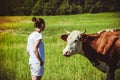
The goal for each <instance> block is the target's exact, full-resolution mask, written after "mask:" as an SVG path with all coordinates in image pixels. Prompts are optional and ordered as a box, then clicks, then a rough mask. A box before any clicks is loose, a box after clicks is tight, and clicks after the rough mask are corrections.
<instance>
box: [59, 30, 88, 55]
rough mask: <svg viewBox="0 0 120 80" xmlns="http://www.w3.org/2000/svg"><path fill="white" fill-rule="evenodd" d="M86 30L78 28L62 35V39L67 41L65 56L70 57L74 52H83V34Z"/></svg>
mask: <svg viewBox="0 0 120 80" xmlns="http://www.w3.org/2000/svg"><path fill="white" fill-rule="evenodd" d="M85 32H86V31H84V32H80V31H78V30H74V31H72V32H70V33H68V34H64V35H62V36H61V39H63V40H64V41H66V42H67V45H66V48H65V49H64V50H63V55H64V56H67V57H68V56H71V55H74V54H78V53H81V54H82V53H83V51H82V43H81V36H82V35H83V34H85Z"/></svg>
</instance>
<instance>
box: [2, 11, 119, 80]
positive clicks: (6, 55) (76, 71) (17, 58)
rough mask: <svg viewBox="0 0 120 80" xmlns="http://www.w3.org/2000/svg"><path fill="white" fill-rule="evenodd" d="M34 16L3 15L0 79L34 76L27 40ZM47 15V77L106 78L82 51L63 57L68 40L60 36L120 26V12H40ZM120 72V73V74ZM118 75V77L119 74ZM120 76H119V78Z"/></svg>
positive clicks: (70, 79)
mask: <svg viewBox="0 0 120 80" xmlns="http://www.w3.org/2000/svg"><path fill="white" fill-rule="evenodd" d="M32 17H33V16H5V17H0V20H1V21H0V80H31V74H30V70H29V64H28V58H29V56H28V55H27V54H26V52H25V51H26V43H27V37H28V35H29V34H30V33H31V32H32V31H33V30H34V28H33V23H32V22H31V18H32ZM37 17H42V18H43V19H45V22H46V29H45V31H44V32H43V35H44V42H45V73H44V76H43V78H42V79H43V80H105V76H106V74H104V73H102V72H100V71H99V70H97V69H96V68H95V67H93V66H92V65H91V63H90V62H89V61H88V60H87V59H86V58H85V57H83V56H81V55H75V56H72V57H70V58H66V57H63V55H62V50H63V49H64V47H65V45H66V43H65V42H64V41H62V40H61V39H60V36H61V35H62V34H64V33H65V30H68V31H72V30H75V29H76V30H81V31H83V30H85V29H86V30H87V33H95V32H97V31H99V30H101V29H108V28H112V29H113V28H119V27H120V14H119V13H98V14H81V15H69V16H65V15H64V16H37ZM118 76H120V75H118ZM116 78H118V77H116ZM117 80H119V79H117Z"/></svg>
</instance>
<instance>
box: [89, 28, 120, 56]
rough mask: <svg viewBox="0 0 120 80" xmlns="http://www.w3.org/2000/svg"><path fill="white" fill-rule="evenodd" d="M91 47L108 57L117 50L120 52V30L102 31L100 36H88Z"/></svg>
mask: <svg viewBox="0 0 120 80" xmlns="http://www.w3.org/2000/svg"><path fill="white" fill-rule="evenodd" d="M88 37H89V38H88V39H89V41H90V44H91V46H92V47H93V48H94V49H95V50H96V51H97V52H98V53H99V54H103V55H106V54H107V53H109V50H111V49H112V48H115V49H116V50H117V52H120V30H119V29H117V30H113V31H102V32H101V33H99V34H97V33H96V34H90V35H88Z"/></svg>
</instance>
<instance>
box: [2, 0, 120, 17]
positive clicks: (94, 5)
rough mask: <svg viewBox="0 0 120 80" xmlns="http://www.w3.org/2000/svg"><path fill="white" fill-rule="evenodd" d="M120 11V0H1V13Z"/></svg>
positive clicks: (56, 13) (66, 13) (39, 13)
mask: <svg viewBox="0 0 120 80" xmlns="http://www.w3.org/2000/svg"><path fill="white" fill-rule="evenodd" d="M115 11H120V0H0V15H1V16H4V15H69V14H81V13H98V12H115Z"/></svg>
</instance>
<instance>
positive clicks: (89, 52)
mask: <svg viewBox="0 0 120 80" xmlns="http://www.w3.org/2000/svg"><path fill="white" fill-rule="evenodd" d="M85 32H86V31H85ZM85 32H80V31H77V30H74V31H72V32H71V33H69V34H64V35H62V36H61V38H62V39H63V40H64V41H67V46H66V48H65V49H64V50H63V55H64V56H71V55H74V54H82V55H83V56H85V57H87V58H88V59H89V61H90V62H91V63H92V64H93V65H94V66H95V67H97V68H98V69H99V70H101V71H102V72H105V73H107V77H106V80H114V77H115V71H116V70H117V69H118V68H120V29H116V30H103V31H100V32H98V33H95V34H85Z"/></svg>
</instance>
